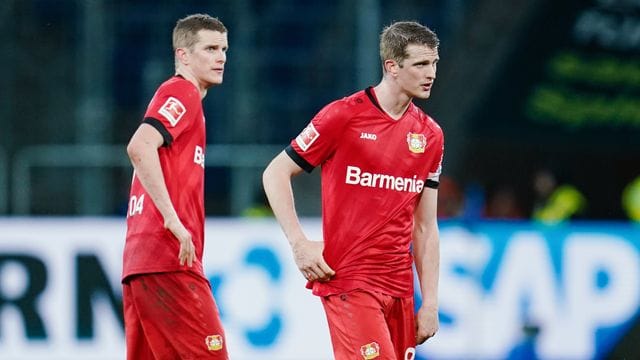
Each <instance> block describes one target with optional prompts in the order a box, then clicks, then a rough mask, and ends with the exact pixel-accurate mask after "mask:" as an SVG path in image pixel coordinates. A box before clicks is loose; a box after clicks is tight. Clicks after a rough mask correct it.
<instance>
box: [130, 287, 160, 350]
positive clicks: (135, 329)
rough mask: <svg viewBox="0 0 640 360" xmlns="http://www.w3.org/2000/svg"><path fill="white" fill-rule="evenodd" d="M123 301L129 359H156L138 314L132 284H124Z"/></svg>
mask: <svg viewBox="0 0 640 360" xmlns="http://www.w3.org/2000/svg"><path fill="white" fill-rule="evenodd" d="M122 302H123V312H124V325H125V330H124V332H125V340H126V348H127V350H126V352H127V359H129V360H155V357H154V356H153V352H152V351H151V348H150V346H149V343H148V342H147V338H146V336H145V334H144V329H143V328H142V323H141V322H140V317H139V316H138V311H137V309H136V306H135V302H134V301H133V295H132V291H131V285H129V284H128V283H125V284H123V286H122Z"/></svg>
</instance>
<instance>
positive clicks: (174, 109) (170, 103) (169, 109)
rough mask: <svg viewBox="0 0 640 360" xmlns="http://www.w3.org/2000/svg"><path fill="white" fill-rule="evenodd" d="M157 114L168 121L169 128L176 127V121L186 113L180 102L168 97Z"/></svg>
mask: <svg viewBox="0 0 640 360" xmlns="http://www.w3.org/2000/svg"><path fill="white" fill-rule="evenodd" d="M158 112H159V113H160V115H162V116H164V117H165V119H167V120H168V121H169V123H170V124H171V126H176V124H178V121H180V119H181V118H182V116H184V114H185V113H186V112H187V108H185V107H184V105H182V103H181V102H180V100H178V99H176V98H174V97H173V96H170V97H169V98H168V99H167V101H165V102H164V105H162V107H160V110H158Z"/></svg>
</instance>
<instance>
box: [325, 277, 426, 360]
mask: <svg viewBox="0 0 640 360" xmlns="http://www.w3.org/2000/svg"><path fill="white" fill-rule="evenodd" d="M322 305H323V306H324V309H325V312H326V314H327V321H328V322H329V332H330V334H331V343H332V345H333V352H334V356H335V359H336V360H343V359H344V360H353V359H376V360H387V359H388V360H404V359H406V360H411V359H414V358H415V346H416V334H415V317H414V312H413V298H397V297H392V296H389V295H383V294H380V293H374V292H367V291H359V290H356V291H352V292H348V293H345V294H336V295H330V296H326V297H323V298H322Z"/></svg>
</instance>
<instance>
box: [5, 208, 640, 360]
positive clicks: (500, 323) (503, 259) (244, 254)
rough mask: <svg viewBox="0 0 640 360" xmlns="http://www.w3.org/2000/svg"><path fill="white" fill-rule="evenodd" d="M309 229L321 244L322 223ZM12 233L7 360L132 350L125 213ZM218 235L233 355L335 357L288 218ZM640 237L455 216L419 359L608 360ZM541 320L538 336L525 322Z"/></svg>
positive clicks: (621, 228) (628, 320) (231, 226)
mask: <svg viewBox="0 0 640 360" xmlns="http://www.w3.org/2000/svg"><path fill="white" fill-rule="evenodd" d="M303 225H304V228H305V229H306V231H307V234H308V235H309V236H310V237H311V238H312V239H317V240H319V239H321V225H320V221H319V220H317V219H309V220H305V221H303ZM0 229H1V231H0V359H12V360H13V359H16V360H21V359H60V360H62V359H65V360H67V359H70V360H73V359H105V360H106V359H124V356H125V354H124V333H123V330H122V317H121V312H120V311H121V308H120V307H121V298H120V296H121V288H120V283H119V280H120V272H121V264H122V260H121V257H122V248H123V245H124V234H125V225H124V220H123V219H115V218H108V219H102V218H5V219H0ZM206 234H207V245H206V249H205V264H204V266H205V271H206V273H207V276H208V278H209V280H210V281H211V283H212V285H213V288H214V295H215V298H216V301H217V302H218V306H219V308H220V311H221V316H222V320H223V323H224V326H225V329H226V332H227V345H228V349H229V353H230V355H231V358H232V359H239V360H244V359H247V360H248V359H266V360H268V359H273V360H289V359H290V360H321V359H331V358H332V352H331V344H330V339H329V335H328V330H327V326H326V320H325V317H324V314H323V312H322V308H321V304H320V301H319V299H318V298H316V297H315V296H313V295H311V293H310V291H308V290H307V289H305V287H304V285H305V281H304V279H303V278H302V276H301V275H300V274H299V272H298V271H297V269H296V267H295V265H294V263H293V260H292V256H291V253H290V249H289V245H288V243H287V241H286V240H285V239H284V237H283V235H282V232H281V230H280V228H279V226H278V225H277V223H275V222H274V221H273V220H272V219H264V220H255V219H253V220H250V219H209V220H207V224H206ZM639 234H640V230H639V229H638V228H637V227H633V226H631V225H625V224H582V225H566V226H564V225H562V226H557V227H551V228H547V227H540V226H538V225H535V224H530V223H509V224H503V223H485V222H478V223H473V224H469V223H466V224H464V225H462V224H455V223H443V224H442V225H441V257H442V259H441V276H440V312H441V314H440V315H441V326H440V331H439V332H438V334H437V336H436V337H435V338H434V339H432V340H429V341H428V342H427V343H426V344H425V345H422V346H419V347H418V352H417V355H416V359H424V358H427V357H428V358H429V359H462V358H464V359H507V358H511V359H519V358H526V356H531V354H532V353H533V354H534V355H535V356H537V357H538V358H542V359H590V358H596V359H597V358H603V357H605V356H606V355H607V353H608V351H610V350H611V348H612V347H613V346H614V345H615V343H616V342H617V341H618V340H619V339H620V338H621V337H622V336H623V335H624V333H625V331H626V330H627V329H628V328H629V326H630V325H631V324H632V323H633V321H636V319H637V317H638V306H639V304H640V251H639V249H640V244H639V242H640V240H639V239H640V236H639ZM418 302H419V299H418ZM532 325H535V326H536V327H537V329H538V332H537V336H531V334H530V333H527V332H525V331H523V326H532ZM527 334H529V336H527ZM527 354H528V355H527Z"/></svg>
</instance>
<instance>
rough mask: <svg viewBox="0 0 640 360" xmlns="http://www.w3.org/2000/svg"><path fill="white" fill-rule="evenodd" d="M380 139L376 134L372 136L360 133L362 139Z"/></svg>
mask: <svg viewBox="0 0 640 360" xmlns="http://www.w3.org/2000/svg"><path fill="white" fill-rule="evenodd" d="M377 138H378V137H377V136H376V134H371V133H366V132H363V133H360V139H367V140H376V139H377Z"/></svg>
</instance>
